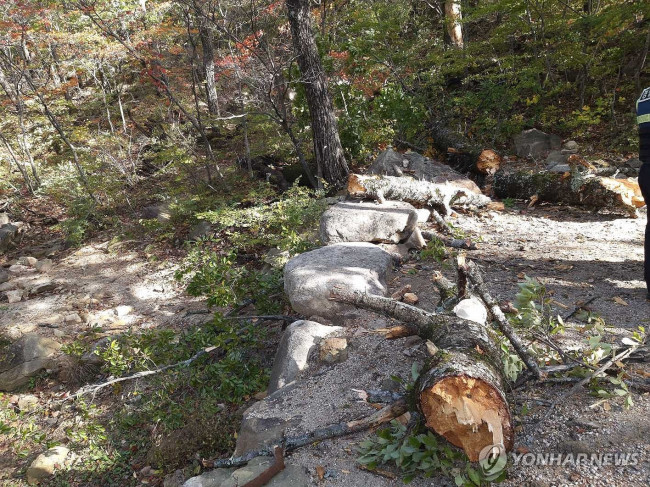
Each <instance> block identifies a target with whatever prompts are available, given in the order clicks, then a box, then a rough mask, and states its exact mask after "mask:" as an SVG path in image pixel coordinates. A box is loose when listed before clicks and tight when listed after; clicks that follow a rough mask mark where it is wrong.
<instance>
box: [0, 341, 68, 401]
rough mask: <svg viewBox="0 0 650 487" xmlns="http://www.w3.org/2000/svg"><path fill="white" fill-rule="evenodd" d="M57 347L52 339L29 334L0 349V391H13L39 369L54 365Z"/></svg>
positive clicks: (25, 382)
mask: <svg viewBox="0 0 650 487" xmlns="http://www.w3.org/2000/svg"><path fill="white" fill-rule="evenodd" d="M59 348H60V345H59V344H58V343H57V342H55V341H54V340H51V339H49V338H44V337H41V336H38V335H35V334H29V335H25V336H23V337H22V338H21V339H19V340H18V341H16V342H14V343H13V344H11V345H10V346H8V347H7V348H5V349H0V391H13V390H15V389H17V388H18V387H20V386H22V385H25V384H27V382H29V378H30V377H32V376H34V375H36V374H37V373H39V372H40V371H41V370H43V369H48V368H53V367H55V366H56V363H55V360H54V358H55V355H56V353H57V352H58V350H59Z"/></svg>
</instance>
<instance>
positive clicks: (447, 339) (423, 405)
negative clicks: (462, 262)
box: [332, 289, 514, 461]
mask: <svg viewBox="0 0 650 487" xmlns="http://www.w3.org/2000/svg"><path fill="white" fill-rule="evenodd" d="M332 299H334V300H336V301H341V302H344V303H349V304H353V305H356V306H358V307H361V308H364V309H369V310H371V311H375V312H378V313H382V314H385V315H387V316H390V317H392V318H395V319H398V320H400V321H403V322H405V327H404V328H405V331H406V332H407V334H408V332H411V334H417V335H419V336H420V337H422V338H423V339H427V340H431V341H432V342H433V343H434V344H435V345H436V346H437V347H438V349H439V352H438V353H437V354H436V355H435V356H434V357H433V358H432V360H431V361H430V363H429V364H428V365H427V367H426V370H425V371H424V372H423V373H422V374H421V375H420V378H419V380H418V384H417V386H416V391H417V394H418V397H417V403H418V408H419V409H420V411H421V412H422V414H423V416H424V417H425V419H426V425H427V427H428V428H430V429H432V430H433V431H435V432H436V433H438V434H439V435H441V436H443V437H445V438H446V439H447V440H448V441H449V442H450V443H452V444H454V445H456V446H458V447H460V448H462V449H463V450H464V451H465V453H466V454H467V456H468V457H469V459H470V460H471V461H477V460H479V453H480V452H481V450H483V448H485V447H486V446H490V445H502V446H503V447H504V448H505V449H506V450H510V449H512V446H513V443H514V429H513V425H512V419H511V416H510V410H509V407H508V402H507V401H506V397H505V392H504V385H503V379H502V375H501V365H500V364H501V361H500V358H499V352H498V348H497V347H496V345H495V343H494V341H493V339H492V335H491V333H490V330H488V328H487V327H486V326H485V325H483V324H479V323H475V322H473V321H468V320H464V319H462V318H458V317H456V316H452V315H444V314H435V313H429V312H427V311H424V310H422V309H419V308H416V307H414V306H410V305H408V304H405V303H400V302H398V301H394V300H392V299H390V298H384V297H381V296H373V295H369V294H365V293H360V292H350V291H344V290H342V289H336V290H334V291H333V293H332ZM402 336H404V335H402Z"/></svg>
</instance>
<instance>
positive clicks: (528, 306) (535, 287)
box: [515, 276, 553, 331]
mask: <svg viewBox="0 0 650 487" xmlns="http://www.w3.org/2000/svg"><path fill="white" fill-rule="evenodd" d="M550 302H551V299H550V298H549V297H548V296H547V293H546V286H544V285H543V284H542V283H540V282H539V281H538V280H537V279H534V278H530V277H528V276H524V282H522V283H519V292H518V293H517V295H516V296H515V307H516V308H517V310H519V314H518V315H517V316H516V317H515V324H516V325H518V326H520V327H522V328H528V329H542V330H544V331H546V330H550V329H551V328H552V321H553V320H552V318H551V306H550Z"/></svg>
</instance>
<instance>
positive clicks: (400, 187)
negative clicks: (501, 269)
mask: <svg viewBox="0 0 650 487" xmlns="http://www.w3.org/2000/svg"><path fill="white" fill-rule="evenodd" d="M348 193H349V194H350V195H352V196H358V197H363V198H369V199H374V200H377V201H382V200H384V199H387V200H398V201H406V202H407V203H411V204H412V205H414V206H416V207H422V206H431V207H433V208H435V209H437V210H438V211H440V212H441V213H442V214H443V215H448V214H450V213H451V206H464V207H468V206H485V205H487V204H488V203H489V202H490V198H488V197H487V196H485V195H483V194H480V193H474V192H471V191H469V190H467V189H465V188H459V187H458V186H455V185H453V184H452V183H430V182H428V181H419V180H416V179H413V178H409V177H395V176H363V175H361V174H350V176H349V178H348Z"/></svg>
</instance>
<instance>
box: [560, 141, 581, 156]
mask: <svg viewBox="0 0 650 487" xmlns="http://www.w3.org/2000/svg"><path fill="white" fill-rule="evenodd" d="M579 148H580V145H578V143H577V142H576V141H575V140H567V141H566V142H565V143H564V144H563V145H562V150H563V151H568V152H570V153H573V154H575V153H576V152H578V149H579Z"/></svg>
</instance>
